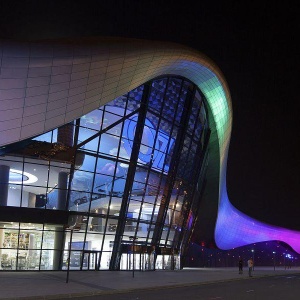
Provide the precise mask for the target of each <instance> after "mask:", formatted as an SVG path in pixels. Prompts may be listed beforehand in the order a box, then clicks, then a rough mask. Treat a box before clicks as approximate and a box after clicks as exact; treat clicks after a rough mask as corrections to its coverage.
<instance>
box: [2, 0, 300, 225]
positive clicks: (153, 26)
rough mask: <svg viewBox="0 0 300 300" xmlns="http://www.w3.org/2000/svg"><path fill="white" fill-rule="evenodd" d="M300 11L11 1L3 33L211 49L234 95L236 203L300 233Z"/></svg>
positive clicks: (267, 5) (260, 6)
mask: <svg viewBox="0 0 300 300" xmlns="http://www.w3.org/2000/svg"><path fill="white" fill-rule="evenodd" d="M176 2H177V1H176ZM297 13H298V9H297V8H296V5H295V6H294V7H293V5H292V4H291V3H290V1H285V2H284V1H255V0H254V1H240V0H239V1H233V0H227V1H225V0H224V1H182V2H181V3H180V4H176V3H175V1H143V0H139V1H114V0H110V1H101V0H99V1H1V2H0V14H1V15H0V37H2V38H10V39H33V40H34V39H41V38H57V37H77V36H92V35H113V36H128V37H135V38H144V39H154V40H167V41H173V42H177V43H181V44H185V45H188V46H191V47H193V48H195V49H198V50H199V51H201V52H203V53H205V54H206V55H208V56H209V57H210V58H211V59H213V60H214V61H215V62H216V64H217V65H218V66H219V67H220V69H221V70H222V71H223V73H224V75H225V78H226V79H227V82H228V85H229V88H230V91H231V95H232V104H233V132H232V138H231V144H230V150H229V159H228V174H227V183H228V193H229V197H230V199H231V202H232V203H233V204H234V205H236V206H237V207H238V208H239V209H240V210H242V211H244V212H246V213H247V214H250V215H251V216H253V217H256V218H258V219H260V220H265V221H266V222H269V223H271V224H272V223H273V224H277V225H280V226H284V227H290V228H294V229H298V230H300V217H299V216H300V197H299V192H298V188H299V187H300V172H299V170H300V158H299V157H300V156H299V146H300V143H299V134H298V132H299V129H298V128H297V127H299V125H300V124H299V123H300V121H299V117H298V113H299V108H300V104H299V99H298V88H299V85H300V84H299V82H298V81H299V71H300V68H299V66H300V63H299V54H300V51H299V47H297V46H296V44H297V40H298V39H299V28H300V26H299V25H300V24H299V21H298V19H299V18H298V16H297Z"/></svg>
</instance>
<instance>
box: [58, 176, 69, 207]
mask: <svg viewBox="0 0 300 300" xmlns="http://www.w3.org/2000/svg"><path fill="white" fill-rule="evenodd" d="M57 187H58V196H57V209H60V210H65V209H66V205H67V193H68V173H66V172H59V174H58V184H57Z"/></svg>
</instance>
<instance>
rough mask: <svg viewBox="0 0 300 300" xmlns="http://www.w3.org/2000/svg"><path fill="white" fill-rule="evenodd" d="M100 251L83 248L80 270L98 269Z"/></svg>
mask: <svg viewBox="0 0 300 300" xmlns="http://www.w3.org/2000/svg"><path fill="white" fill-rule="evenodd" d="M99 259H100V251H94V250H84V251H83V259H82V260H81V270H99Z"/></svg>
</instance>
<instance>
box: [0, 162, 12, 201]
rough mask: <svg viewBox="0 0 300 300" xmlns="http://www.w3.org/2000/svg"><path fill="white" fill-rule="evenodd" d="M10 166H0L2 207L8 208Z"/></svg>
mask: <svg viewBox="0 0 300 300" xmlns="http://www.w3.org/2000/svg"><path fill="white" fill-rule="evenodd" d="M9 169H10V168H9V166H5V165H0V206H7V198H8V186H9Z"/></svg>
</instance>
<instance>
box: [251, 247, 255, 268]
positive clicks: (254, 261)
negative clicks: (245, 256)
mask: <svg viewBox="0 0 300 300" xmlns="http://www.w3.org/2000/svg"><path fill="white" fill-rule="evenodd" d="M251 252H252V260H253V267H252V270H253V271H254V264H255V260H254V249H252V250H251Z"/></svg>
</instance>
